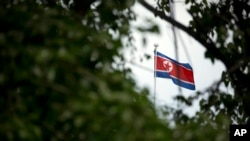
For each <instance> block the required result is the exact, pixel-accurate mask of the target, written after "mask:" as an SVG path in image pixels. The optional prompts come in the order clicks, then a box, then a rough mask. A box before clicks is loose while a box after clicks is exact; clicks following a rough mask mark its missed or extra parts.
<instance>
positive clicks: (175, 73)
mask: <svg viewBox="0 0 250 141" xmlns="http://www.w3.org/2000/svg"><path fill="white" fill-rule="evenodd" d="M155 61H156V62H155V63H156V64H155V71H156V72H155V75H156V76H155V77H161V78H170V79H172V80H173V83H174V84H176V85H178V86H181V87H184V88H187V89H190V90H195V84H194V76H193V69H192V67H191V66H190V65H189V64H188V63H179V62H177V61H176V60H173V59H171V58H169V57H167V56H166V55H164V54H162V53H160V52H156V53H155Z"/></svg>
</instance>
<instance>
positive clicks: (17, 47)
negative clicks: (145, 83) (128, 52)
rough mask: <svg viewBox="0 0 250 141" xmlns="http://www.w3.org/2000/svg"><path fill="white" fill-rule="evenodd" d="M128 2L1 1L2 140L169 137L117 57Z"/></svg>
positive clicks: (128, 12)
mask: <svg viewBox="0 0 250 141" xmlns="http://www.w3.org/2000/svg"><path fill="white" fill-rule="evenodd" d="M133 4H134V1H133V0H124V1H90V0H89V1H79V0H74V1H67V0H65V1H59V0H58V1H52V0H51V1H49V0H48V1H46V0H41V1H37V2H34V1H32V0H24V1H23V0H20V1H19V0H15V1H12V0H10V1H1V2H0V19H1V21H0V27H1V28H0V64H1V71H0V89H1V92H0V93H1V94H0V125H1V128H0V139H1V140H25V141H27V140H31V141H34V140H36V141H39V140H41V141H45V140H46V141H47V140H52V141H53V140H93V141H98V140H116V141H119V140H126V141H127V140H130V141H133V140H149V141H153V140H162V139H166V138H169V137H171V136H170V135H171V131H170V130H169V129H168V128H167V126H166V123H165V122H163V121H161V120H159V119H158V117H157V114H156V112H155V110H154V107H153V105H152V104H151V102H150V101H149V99H148V93H149V92H148V90H147V89H143V88H138V87H137V86H136V84H135V82H134V80H133V79H132V77H131V75H130V70H129V69H125V67H124V64H123V63H122V61H121V60H123V56H122V48H123V45H122V39H123V38H126V37H127V38H128V37H129V35H130V32H129V27H130V23H129V21H130V20H133V19H135V15H134V13H133V12H132V11H131V6H132V5H133Z"/></svg>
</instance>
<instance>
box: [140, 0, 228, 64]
mask: <svg viewBox="0 0 250 141" xmlns="http://www.w3.org/2000/svg"><path fill="white" fill-rule="evenodd" d="M138 2H139V3H140V4H141V5H142V6H143V7H145V8H146V9H148V10H149V11H151V12H152V13H154V15H155V16H159V17H160V18H161V19H163V20H165V21H167V22H169V23H170V24H172V25H174V26H175V27H177V28H179V29H181V30H182V31H184V32H186V33H187V34H188V35H190V36H191V37H193V38H194V39H195V40H196V41H198V42H199V43H200V44H202V45H203V46H204V47H205V48H206V49H207V51H208V52H209V53H211V54H213V56H214V57H215V58H217V59H219V60H221V61H222V62H223V63H224V65H225V66H226V67H227V68H230V67H231V65H230V61H228V59H227V57H226V56H225V55H223V54H222V53H221V52H220V51H219V50H218V48H217V47H216V46H215V44H214V43H213V42H212V41H211V40H206V39H209V37H207V36H205V37H204V35H203V36H202V33H201V34H198V32H194V31H193V30H191V29H190V28H188V27H186V26H184V25H183V24H181V23H180V22H178V21H176V20H174V19H173V18H171V17H170V16H167V15H166V14H165V13H164V12H162V11H159V10H156V9H155V8H153V7H152V6H151V5H150V4H148V3H147V2H145V1H144V0H138Z"/></svg>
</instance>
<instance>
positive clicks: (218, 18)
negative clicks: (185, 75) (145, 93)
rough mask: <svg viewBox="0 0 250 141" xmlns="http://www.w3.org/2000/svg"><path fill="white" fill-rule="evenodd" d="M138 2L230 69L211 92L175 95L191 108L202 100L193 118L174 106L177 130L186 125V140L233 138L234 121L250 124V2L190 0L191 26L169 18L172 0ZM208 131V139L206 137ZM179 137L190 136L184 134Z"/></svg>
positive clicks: (186, 2) (242, 0) (243, 0)
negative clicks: (228, 88)
mask: <svg viewBox="0 0 250 141" xmlns="http://www.w3.org/2000/svg"><path fill="white" fill-rule="evenodd" d="M139 2H140V4H141V5H143V6H144V7H145V8H146V9H148V10H149V11H151V12H152V13H153V14H154V15H156V16H158V17H160V18H162V19H163V20H165V21H166V22H169V23H170V24H172V25H174V26H175V27H177V28H179V29H180V30H182V31H184V32H186V33H187V34H188V35H189V36H190V37H192V38H194V39H195V40H197V41H198V42H199V43H200V44H201V45H203V47H204V48H205V49H206V53H205V56H206V57H207V58H208V59H211V61H212V62H214V61H221V62H222V63H223V64H224V65H225V67H226V71H225V72H223V73H222V76H221V80H220V81H219V82H218V83H216V84H215V85H212V86H211V87H210V88H209V89H207V90H206V91H201V92H197V94H195V95H192V96H190V97H187V98H186V97H184V96H181V95H178V96H176V99H177V100H178V101H179V102H180V103H184V104H186V105H187V106H190V105H192V103H193V102H194V101H199V102H200V110H199V111H197V113H196V114H195V116H194V117H191V118H189V117H188V116H187V115H185V114H184V113H183V110H182V109H177V110H174V112H173V113H175V114H174V115H175V122H176V124H177V126H176V129H177V131H179V132H181V131H182V129H184V131H183V132H182V134H181V133H180V135H183V134H186V135H187V137H189V138H187V140H223V139H225V138H226V136H228V128H229V125H230V124H235V123H236V124H249V123H250V106H249V105H250V88H249V83H248V82H249V80H250V72H249V69H250V63H249V61H250V60H249V59H250V58H249V56H250V54H249V53H250V47H249V44H250V42H249V40H248V39H249V36H250V27H249V23H250V20H249V14H250V13H249V12H250V10H249V9H250V5H249V1H247V0H238V1H234V0H222V1H206V0H202V1H195V0H185V4H186V5H187V6H188V12H189V14H190V15H191V17H192V19H191V21H190V23H189V25H188V26H185V25H183V24H181V23H180V22H178V21H176V20H175V19H173V18H171V17H170V16H168V15H169V13H170V6H171V2H173V1H172V0H157V6H156V7H155V8H154V7H153V6H151V5H150V4H148V3H147V2H146V1H144V0H139ZM222 84H225V85H226V86H231V87H232V88H233V90H234V92H233V93H229V92H224V91H222V90H221V89H220V86H221V85H222ZM167 110H169V109H167ZM171 111H172V110H171ZM171 111H170V112H171ZM178 129H180V130H178ZM196 130H197V132H199V131H201V130H202V133H203V134H200V133H196V132H195V131H196ZM214 131H215V132H214ZM206 133H207V135H208V136H206V137H207V138H202V136H204V134H206ZM211 133H212V134H211ZM178 139H179V140H185V139H183V136H180V137H179V138H178Z"/></svg>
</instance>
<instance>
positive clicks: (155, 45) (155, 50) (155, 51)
mask: <svg viewBox="0 0 250 141" xmlns="http://www.w3.org/2000/svg"><path fill="white" fill-rule="evenodd" d="M154 47H155V49H154V106H155V108H156V64H157V62H156V61H157V59H156V53H157V47H158V45H157V44H154Z"/></svg>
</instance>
